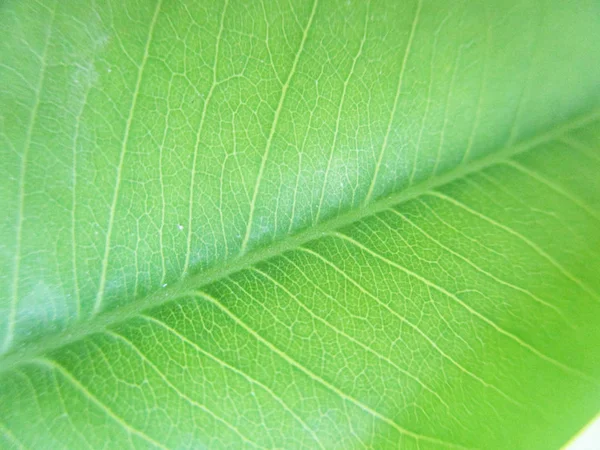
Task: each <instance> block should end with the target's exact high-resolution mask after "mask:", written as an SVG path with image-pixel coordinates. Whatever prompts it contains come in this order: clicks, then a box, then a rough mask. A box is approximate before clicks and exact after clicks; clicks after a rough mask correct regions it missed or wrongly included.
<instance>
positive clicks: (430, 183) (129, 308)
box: [0, 109, 600, 373]
mask: <svg viewBox="0 0 600 450" xmlns="http://www.w3.org/2000/svg"><path fill="white" fill-rule="evenodd" d="M596 119H600V109H594V110H592V111H590V112H588V113H586V114H583V115H579V116H577V117H576V118H574V119H571V120H568V121H565V122H563V123H562V124H559V125H555V126H554V127H552V128H551V129H549V130H548V131H545V132H542V133H540V134H538V135H536V136H533V137H531V138H529V139H526V140H523V141H521V142H519V143H517V144H515V145H512V146H508V147H504V148H501V149H500V150H498V151H496V152H492V153H490V154H489V155H487V156H485V157H482V158H479V159H476V160H473V161H470V162H468V163H465V164H462V165H459V166H457V167H455V168H454V169H451V170H449V171H448V172H446V173H444V174H442V175H438V176H435V177H432V178H429V179H427V180H425V181H423V182H421V183H417V184H416V185H414V186H411V187H408V188H406V189H403V190H401V191H399V192H395V193H392V194H390V195H387V196H385V197H381V198H379V199H377V200H375V201H373V202H371V203H369V204H367V205H365V206H362V207H359V208H355V209H351V210H348V211H347V212H345V213H342V214H340V215H338V216H336V217H334V218H331V219H327V220H324V221H322V222H321V223H318V224H316V225H313V226H309V227H307V228H305V229H303V230H301V231H299V232H297V233H295V234H290V235H287V236H285V237H284V238H282V239H280V240H278V241H275V242H272V243H269V244H266V245H265V246H262V247H258V248H256V249H253V250H250V251H249V252H247V253H245V254H243V255H241V256H239V257H236V258H233V259H229V260H225V261H223V262H222V263H221V264H216V265H215V266H213V267H211V268H209V269H206V270H204V271H201V272H198V273H196V274H193V275H190V276H189V277H188V278H186V279H183V280H181V281H178V282H176V283H173V284H172V285H169V286H167V287H165V288H162V289H159V290H157V291H154V292H153V293H151V294H149V295H147V296H146V297H143V298H140V299H138V300H134V301H132V302H130V303H129V304H127V305H125V306H122V307H118V308H115V309H113V310H110V311H107V312H105V313H100V314H98V315H97V316H94V317H91V318H89V319H88V320H82V321H80V322H78V323H77V324H75V325H74V326H71V327H68V328H67V329H65V330H63V331H61V332H59V333H56V334H54V335H50V336H43V339H42V341H43V343H41V344H40V343H35V342H28V343H25V344H22V346H21V348H20V349H18V350H14V351H9V352H8V353H6V354H5V355H3V356H0V373H2V372H5V371H9V370H11V369H12V368H14V367H15V366H18V365H21V364H24V363H26V362H28V361H31V360H33V359H35V358H36V357H39V356H40V355H43V354H46V353H48V352H50V351H52V350H56V349H59V348H61V347H64V346H66V345H68V344H70V343H73V342H76V341H78V340H80V339H82V338H84V337H86V336H89V335H92V334H96V333H99V332H102V331H104V330H106V329H107V328H109V327H110V326H112V325H116V324H118V323H121V322H125V321H127V320H129V319H130V318H132V317H135V316H136V315H138V314H140V313H141V312H143V311H145V310H148V309H150V308H155V307H158V306H160V305H164V304H166V303H168V302H171V301H175V300H177V298H179V297H181V296H183V295H186V294H188V293H189V292H190V290H191V289H192V288H194V289H196V288H200V287H202V286H206V285H208V284H211V283H214V282H216V281H218V280H221V279H224V278H227V277H228V276H230V275H232V274H234V273H236V272H240V271H242V270H244V269H247V268H249V267H251V266H253V265H254V264H256V263H258V262H260V261H265V260H268V259H271V258H273V257H275V256H277V255H280V254H283V253H285V252H287V251H289V250H292V249H294V248H298V247H300V246H301V245H303V244H306V243H307V242H310V241H312V240H315V239H318V238H319V237H321V236H322V235H323V234H326V233H328V232H331V231H334V230H337V229H339V228H342V227H344V226H347V225H350V224H352V223H354V222H357V221H359V220H361V219H363V218H365V217H369V216H372V215H374V214H377V213H378V212H381V211H383V210H386V209H388V208H390V207H392V206H396V205H398V204H401V203H404V202H406V201H409V200H411V199H413V198H416V197H419V196H421V195H423V194H424V193H426V192H428V191H431V190H434V189H436V188H438V187H441V186H443V185H446V184H449V183H452V182H453V181H456V180H459V179H461V178H465V177H467V176H468V175H470V174H473V173H476V172H480V171H483V170H485V169H487V168H489V167H492V166H495V165H497V164H501V163H504V162H506V161H507V160H509V159H510V158H512V157H513V156H515V155H518V154H520V153H524V152H526V151H529V150H531V149H532V148H534V147H536V146H538V145H540V144H543V143H545V142H551V141H552V140H555V139H556V138H558V137H560V136H562V135H564V134H567V133H568V132H569V131H571V130H573V129H577V128H579V127H582V126H584V125H585V124H587V123H588V122H592V121H594V120H596Z"/></svg>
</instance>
